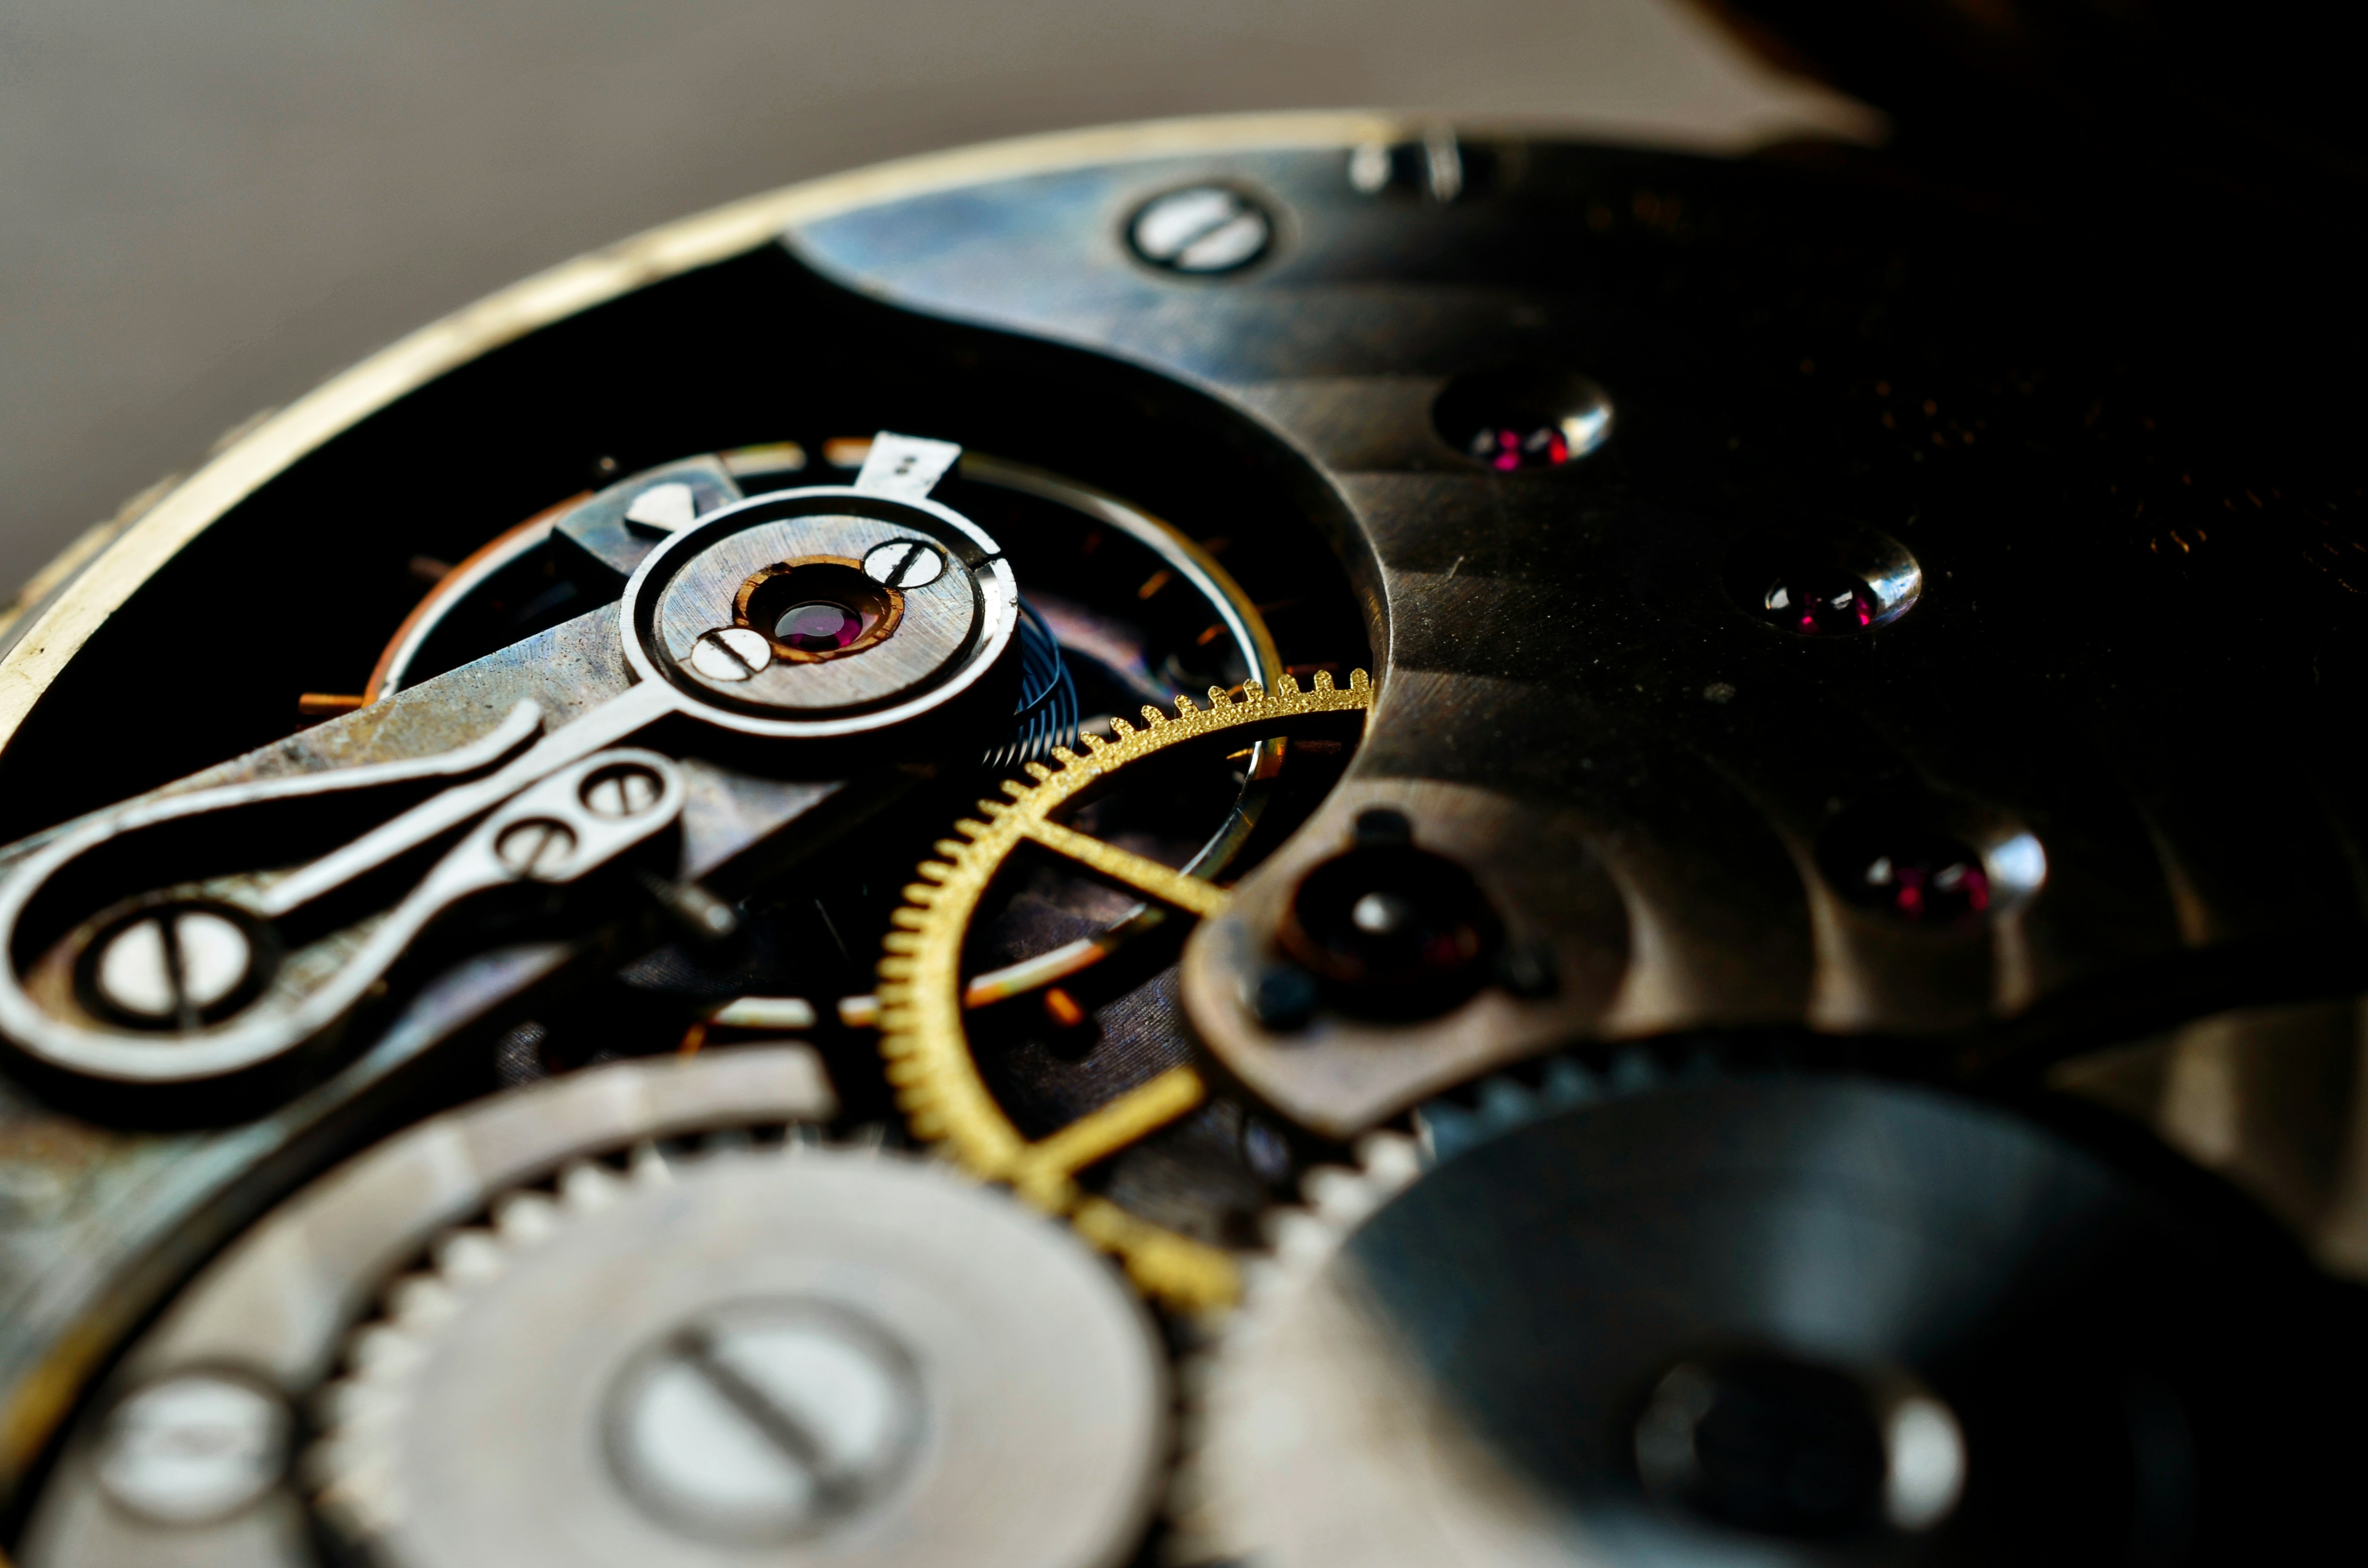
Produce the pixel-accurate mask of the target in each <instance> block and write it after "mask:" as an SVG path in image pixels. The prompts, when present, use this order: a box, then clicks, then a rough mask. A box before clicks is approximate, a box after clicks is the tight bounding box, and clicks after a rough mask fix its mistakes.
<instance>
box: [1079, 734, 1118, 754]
mask: <svg viewBox="0 0 2368 1568" xmlns="http://www.w3.org/2000/svg"><path fill="white" fill-rule="evenodd" d="M1077 738H1078V739H1079V740H1081V741H1083V742H1085V743H1086V753H1087V756H1092V755H1094V754H1095V753H1098V752H1106V751H1108V750H1110V742H1108V741H1106V740H1104V739H1102V738H1101V737H1100V736H1099V735H1098V734H1095V733H1093V732H1092V731H1091V730H1087V731H1085V732H1084V733H1081V734H1079V735H1078V736H1077Z"/></svg>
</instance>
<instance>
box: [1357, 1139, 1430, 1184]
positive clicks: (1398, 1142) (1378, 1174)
mask: <svg viewBox="0 0 2368 1568" xmlns="http://www.w3.org/2000/svg"><path fill="white" fill-rule="evenodd" d="M1357 1161H1358V1163H1359V1164H1360V1165H1363V1166H1364V1167H1365V1175H1366V1177H1367V1179H1368V1180H1369V1181H1370V1182H1372V1183H1373V1184H1374V1185H1376V1186H1378V1187H1380V1188H1382V1189H1383V1191H1385V1192H1392V1193H1394V1192H1396V1191H1398V1190H1399V1189H1401V1188H1403V1187H1407V1186H1409V1185H1411V1184H1412V1183H1413V1181H1414V1179H1415V1178H1416V1177H1417V1176H1420V1175H1422V1146H1421V1145H1420V1144H1418V1143H1417V1142H1415V1141H1414V1140H1413V1139H1411V1138H1409V1137H1407V1136H1406V1134H1405V1133H1403V1132H1369V1133H1367V1134H1366V1135H1365V1136H1364V1137H1362V1138H1360V1139H1358V1140H1357Z"/></svg>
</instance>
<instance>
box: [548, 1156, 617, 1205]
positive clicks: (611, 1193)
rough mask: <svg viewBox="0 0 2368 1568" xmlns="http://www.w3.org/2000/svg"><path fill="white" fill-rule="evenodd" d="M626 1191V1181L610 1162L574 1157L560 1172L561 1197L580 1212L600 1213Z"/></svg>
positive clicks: (562, 1200)
mask: <svg viewBox="0 0 2368 1568" xmlns="http://www.w3.org/2000/svg"><path fill="white" fill-rule="evenodd" d="M624 1195H625V1184H624V1183H623V1182H621V1181H620V1180H618V1179H617V1176H616V1174H615V1173H614V1172H612V1171H610V1170H609V1168H608V1167H607V1166H606V1165H594V1164H593V1163H592V1162H591V1161H589V1160H573V1161H570V1162H569V1163H568V1165H567V1166H566V1167H565V1168H564V1169H563V1170H562V1171H561V1172H560V1173H559V1199H560V1201H561V1202H563V1203H564V1204H566V1205H567V1206H568V1207H569V1208H571V1209H574V1210H577V1211H578V1212H580V1213H586V1214H597V1213H598V1212H599V1211H600V1210H603V1209H606V1208H608V1207H609V1206H610V1205H611V1204H613V1203H615V1202H616V1201H617V1199H620V1198H622V1197H623V1196H624Z"/></svg>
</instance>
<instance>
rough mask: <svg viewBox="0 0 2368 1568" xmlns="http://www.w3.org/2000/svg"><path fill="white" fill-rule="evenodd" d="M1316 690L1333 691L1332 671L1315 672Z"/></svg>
mask: <svg viewBox="0 0 2368 1568" xmlns="http://www.w3.org/2000/svg"><path fill="white" fill-rule="evenodd" d="M1315 689H1316V690H1318V691H1329V690H1331V689H1332V672H1331V671H1330V670H1318V671H1316V672H1315Z"/></svg>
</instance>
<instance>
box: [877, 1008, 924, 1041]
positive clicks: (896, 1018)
mask: <svg viewBox="0 0 2368 1568" xmlns="http://www.w3.org/2000/svg"><path fill="white" fill-rule="evenodd" d="M878 1021H879V1025H880V1028H881V1030H882V1034H883V1035H885V1034H886V1033H887V1031H889V1030H892V1029H893V1030H894V1031H895V1033H894V1039H895V1040H897V1041H898V1044H897V1047H896V1049H897V1050H898V1051H918V1050H920V1049H921V1036H920V1032H919V1030H920V1020H919V1019H918V1018H916V1017H914V1015H913V1009H912V1008H910V1007H896V1008H882V1009H881V1012H880V1017H879V1020H878ZM880 1049H881V1050H882V1051H886V1050H887V1049H888V1047H887V1046H886V1045H885V1044H884V1043H883V1044H882V1046H881V1048H880Z"/></svg>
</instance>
